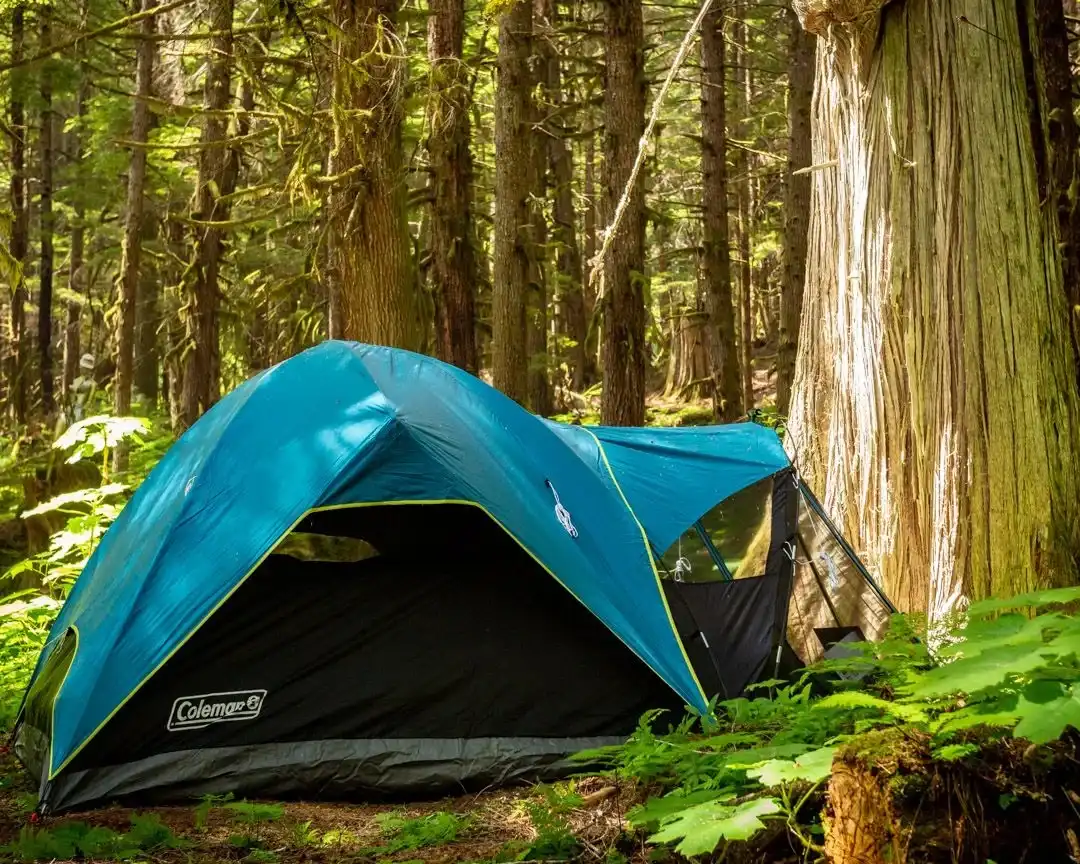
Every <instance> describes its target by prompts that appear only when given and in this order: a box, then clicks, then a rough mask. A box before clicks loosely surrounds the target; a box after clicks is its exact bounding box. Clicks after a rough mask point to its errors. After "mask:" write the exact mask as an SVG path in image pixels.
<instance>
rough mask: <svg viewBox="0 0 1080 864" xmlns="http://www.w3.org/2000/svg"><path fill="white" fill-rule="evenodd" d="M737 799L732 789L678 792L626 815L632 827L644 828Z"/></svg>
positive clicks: (657, 799) (649, 802)
mask: <svg viewBox="0 0 1080 864" xmlns="http://www.w3.org/2000/svg"><path fill="white" fill-rule="evenodd" d="M734 797H735V793H734V791H733V790H732V789H709V790H703V791H700V792H683V791H682V790H677V791H675V792H672V793H671V794H670V795H665V796H663V797H662V798H650V799H649V800H648V801H646V802H645V803H644V804H642V805H640V806H638V807H634V808H633V809H632V810H630V812H629V813H627V814H626V818H627V821H629V822H630V824H631V825H636V826H638V827H644V826H646V825H652V824H655V823H657V822H663V821H664V820H666V819H669V818H670V817H672V816H674V815H675V814H676V813H679V812H680V811H682V810H687V809H689V808H690V807H693V806H696V805H697V804H704V803H706V802H709V801H720V802H723V801H730V800H731V799H732V798H734Z"/></svg>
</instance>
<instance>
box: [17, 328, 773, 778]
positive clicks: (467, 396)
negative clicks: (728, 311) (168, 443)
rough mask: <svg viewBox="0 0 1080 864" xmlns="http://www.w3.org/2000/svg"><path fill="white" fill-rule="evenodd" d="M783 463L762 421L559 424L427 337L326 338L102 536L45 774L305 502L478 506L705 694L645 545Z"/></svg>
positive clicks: (190, 447) (162, 476) (197, 429)
mask: <svg viewBox="0 0 1080 864" xmlns="http://www.w3.org/2000/svg"><path fill="white" fill-rule="evenodd" d="M788 464H789V463H788V460H787V458H786V456H785V455H784V452H783V450H782V448H781V446H780V442H779V441H778V439H777V438H776V435H775V434H774V433H773V432H772V431H770V430H768V429H765V428H763V427H760V426H754V425H751V424H741V425H739V426H731V427H711V428H700V429H685V430H683V429H680V430H662V429H609V428H585V427H571V426H563V425H560V424H557V423H551V422H548V421H545V420H541V419H540V418H537V417H535V416H534V415H532V414H529V413H528V412H526V411H524V410H523V409H522V408H520V407H519V406H518V405H517V404H515V403H514V402H512V401H511V400H509V399H507V398H506V397H505V396H503V395H502V394H501V393H499V392H498V391H496V390H494V389H493V388H491V387H489V386H488V385H486V384H484V383H483V382H482V381H480V380H479V379H477V378H475V377H473V376H471V375H468V374H467V373H465V372H462V371H461V370H459V369H456V368H454V367H452V366H449V365H446V364H444V363H441V362H439V361H437V360H433V359H431V358H429V357H423V356H420V355H417V354H412V353H410V352H406V351H400V350H396V349H390V348H379V347H372V346H367V345H359V344H355V343H346V342H324V343H322V344H320V345H318V346H316V347H315V348H312V349H310V350H308V351H305V352H303V353H302V354H299V355H297V356H296V357H293V358H291V359H290V360H287V361H285V362H284V363H281V364H279V365H278V366H275V367H274V368H272V369H269V370H267V371H265V372H263V373H261V374H259V375H258V376H256V377H255V378H253V379H251V380H250V381H248V382H246V383H245V384H243V385H242V386H240V387H239V388H237V389H236V390H235V391H233V392H232V393H230V394H229V395H228V396H226V397H225V398H224V399H222V400H221V402H219V403H218V404H217V405H215V406H214V408H213V409H211V410H210V411H209V412H207V414H206V415H205V416H204V417H203V418H201V419H200V420H199V421H198V422H197V423H196V424H195V425H194V426H192V427H191V429H189V430H188V431H187V432H186V433H185V434H184V435H183V436H182V437H181V439H180V440H179V441H178V442H177V443H176V444H175V445H174V446H173V447H172V448H171V449H170V450H169V452H168V453H167V454H166V456H165V457H164V458H163V459H162V460H161V462H160V463H159V464H158V465H157V467H156V468H155V469H154V470H153V472H152V473H151V474H150V476H149V477H148V478H147V479H146V481H145V482H144V483H143V484H142V486H141V487H140V488H139V489H138V491H137V492H136V493H135V495H134V496H133V497H132V499H131V501H130V502H129V503H128V505H127V506H126V507H125V508H124V511H123V512H122V513H121V515H120V517H119V519H117V521H116V523H115V524H114V525H113V526H112V528H111V529H110V530H109V531H108V532H107V534H106V535H105V537H104V538H103V539H102V541H101V543H100V544H99V546H98V548H97V550H96V551H95V552H94V555H93V556H92V557H91V559H90V561H89V563H88V564H87V566H86V569H85V570H84V571H83V573H82V575H81V576H80V577H79V580H78V582H77V583H76V585H75V587H74V588H73V590H72V592H71V595H70V597H69V599H68V601H67V603H66V604H65V606H64V608H63V609H62V610H61V612H60V615H59V617H58V619H57V621H56V623H55V624H54V627H53V631H52V638H51V640H50V646H52V645H55V644H57V641H58V637H59V636H61V635H62V634H64V633H66V632H68V631H69V630H74V631H75V632H76V634H77V648H76V652H75V657H74V659H73V661H72V664H71V667H70V669H69V671H68V673H67V675H66V677H65V679H64V682H63V684H62V686H61V688H60V691H59V694H58V696H57V698H56V702H55V707H54V715H53V721H54V722H53V731H52V741H51V750H50V757H49V759H50V775H51V776H55V774H56V773H58V772H59V770H60V769H61V768H62V767H63V766H64V764H66V763H67V762H68V761H70V760H71V759H72V758H73V757H74V755H75V754H76V753H77V752H78V751H79V749H81V747H82V746H83V745H84V744H85V743H86V742H87V741H88V740H89V739H90V738H91V737H93V735H94V734H95V733H96V731H97V730H98V729H100V728H101V727H102V726H103V725H104V723H105V722H107V720H108V719H109V718H110V717H111V716H112V714H114V713H115V712H116V711H117V710H118V709H119V707H120V706H121V705H122V704H124V702H126V701H127V700H128V699H129V698H130V697H131V695H132V694H134V692H136V690H138V688H139V687H141V686H142V684H143V683H144V682H145V681H146V680H148V679H149V678H150V677H151V676H152V675H153V674H154V672H155V671H156V670H157V669H158V668H159V667H160V666H162V665H163V664H164V663H165V661H166V660H167V659H168V658H169V657H170V656H171V655H172V654H173V653H174V652H175V651H176V650H178V648H179V647H180V646H181V645H182V644H183V643H184V642H185V641H186V640H187V639H188V638H189V637H190V636H191V634H192V633H193V632H194V631H195V630H196V629H198V627H199V626H200V625H201V624H202V623H203V622H204V621H205V620H207V619H208V618H209V617H210V616H211V615H212V614H213V612H214V611H215V610H216V609H217V608H218V607H219V606H220V605H222V604H223V603H224V602H225V600H226V599H227V598H228V597H229V596H230V595H231V594H232V593H233V592H234V591H235V590H236V589H237V588H238V587H239V586H240V585H241V584H242V583H243V581H244V580H245V579H246V578H247V577H248V576H249V575H251V573H252V572H254V570H255V569H256V568H257V566H258V565H259V563H260V562H261V561H262V560H263V559H264V558H265V557H266V556H267V555H268V554H269V553H270V552H271V551H272V550H273V548H274V546H275V545H276V544H277V543H278V542H279V541H280V540H281V539H282V538H283V537H284V536H285V535H286V534H287V533H288V532H289V531H290V529H291V528H292V527H293V526H295V525H296V524H298V523H299V521H300V520H301V519H303V518H304V517H305V516H306V515H307V514H309V513H311V512H313V511H316V510H319V509H326V508H340V507H349V506H351V505H359V504H364V503H387V502H401V503H416V504H422V503H425V502H427V503H436V502H439V503H444V502H461V503H466V504H470V505H474V506H477V507H481V508H483V509H484V510H485V511H486V512H487V513H488V514H489V515H490V516H491V517H492V518H493V519H495V520H496V521H497V522H498V523H499V524H501V525H502V527H503V528H504V529H505V530H506V531H507V532H509V533H510V534H511V535H512V536H513V537H514V538H515V539H516V540H517V541H518V543H520V544H521V545H522V546H523V547H524V548H525V549H526V551H528V552H529V553H530V554H531V555H532V556H533V557H534V558H535V559H536V560H537V561H538V562H539V563H540V564H541V565H542V566H543V567H544V568H546V569H547V570H548V571H549V572H550V573H551V574H552V576H553V577H554V578H556V579H557V580H558V581H559V582H560V583H561V584H562V585H563V586H564V587H565V588H566V589H567V590H568V591H570V592H571V593H572V594H573V595H574V596H575V597H577V598H578V600H580V601H581V602H582V603H583V604H584V605H585V606H586V607H588V608H589V609H590V610H591V611H592V612H593V613H594V614H595V615H596V616H597V618H599V619H600V620H601V621H603V623H604V624H605V625H606V626H607V627H608V628H609V629H610V630H611V631H612V632H613V633H615V634H616V635H617V636H618V637H619V638H620V639H621V640H622V641H623V642H624V643H625V644H626V645H627V646H628V647H629V648H630V649H631V650H632V651H634V652H635V653H636V654H637V655H638V656H639V657H641V659H642V660H643V661H644V662H646V663H647V664H648V665H649V666H650V667H651V668H652V669H653V670H655V671H656V673H657V674H658V675H659V676H661V678H663V680H664V681H666V682H667V683H668V684H669V685H670V686H671V687H672V688H673V689H674V690H675V691H676V692H678V693H679V694H680V695H681V696H682V698H684V699H685V700H686V701H687V703H688V704H691V705H693V706H695V707H697V708H699V709H703V708H704V707H705V700H704V696H703V694H702V691H701V687H700V685H699V684H698V682H697V680H696V678H695V676H694V672H693V669H692V667H691V665H690V663H689V661H688V659H687V657H686V654H685V651H684V650H683V648H682V645H681V643H680V642H679V639H678V636H677V634H676V632H675V628H674V625H673V623H672V620H671V616H670V613H669V610H668V609H667V605H666V601H665V599H664V594H663V591H662V589H661V586H660V583H659V579H658V575H657V573H656V569H655V563H654V559H653V556H652V554H651V551H650V546H652V547H656V548H659V549H664V548H666V547H667V546H668V545H670V543H671V542H672V541H673V540H674V539H675V538H676V537H677V536H678V534H679V533H680V532H681V531H682V530H683V529H685V528H686V527H687V526H688V525H689V524H690V523H691V522H692V521H693V520H694V519H696V518H697V517H698V516H700V515H701V514H702V513H704V512H705V511H706V510H708V509H709V508H710V507H711V506H712V505H714V504H715V503H717V502H718V501H719V500H720V499H721V498H723V497H725V496H727V495H729V494H731V493H732V492H735V491H737V490H738V489H741V488H743V487H745V486H748V485H750V484H752V483H754V482H756V481H757V480H760V479H762V478H763V477H766V476H769V475H770V474H773V473H775V472H776V471H778V470H781V469H783V468H785V467H787V466H788ZM556 496H557V497H558V501H559V502H561V504H562V505H563V506H564V507H565V508H566V510H567V511H569V520H568V522H569V524H567V520H560V519H559V518H557V514H556V507H555V505H556ZM571 529H572V530H571ZM47 651H48V649H47V650H46V652H43V658H42V660H43V659H44V656H46V654H47ZM42 660H39V663H38V669H39V670H40V669H41V666H42Z"/></svg>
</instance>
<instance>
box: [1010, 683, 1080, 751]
mask: <svg viewBox="0 0 1080 864" xmlns="http://www.w3.org/2000/svg"><path fill="white" fill-rule="evenodd" d="M1045 683H1051V682H1045ZM1052 683H1057V682H1052ZM1057 688H1058V692H1059V693H1061V694H1063V695H1060V696H1059V697H1058V698H1056V699H1052V700H1050V701H1048V702H1043V701H1033V698H1030V697H1034V696H1035V694H1034V693H1033V692H1032V690H1031V689H1030V688H1025V691H1024V693H1022V694H1021V696H1020V701H1019V702H1018V703H1017V706H1016V713H1017V715H1019V717H1020V722H1019V723H1017V724H1016V728H1015V729H1013V735H1014V736H1016V737H1017V738H1026V739H1027V740H1028V741H1030V742H1031V743H1032V744H1046V743H1049V742H1050V741H1056V740H1057V739H1058V738H1060V737H1061V736H1062V733H1064V731H1065V729H1066V728H1067V727H1069V726H1072V727H1073V728H1075V729H1080V694H1077V692H1076V691H1075V690H1073V689H1071V688H1070V689H1069V690H1068V691H1066V690H1065V688H1064V687H1062V686H1061V685H1060V684H1057ZM1041 695H1042V694H1039V696H1041Z"/></svg>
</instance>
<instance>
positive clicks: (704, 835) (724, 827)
mask: <svg viewBox="0 0 1080 864" xmlns="http://www.w3.org/2000/svg"><path fill="white" fill-rule="evenodd" d="M779 812H780V802H779V801H777V800H776V799H775V798H754V799H752V800H750V801H744V802H743V803H742V804H739V805H737V806H735V807H730V806H728V805H726V804H724V803H722V802H720V801H710V802H706V803H704V804H698V805H696V806H694V807H690V808H688V809H686V810H683V811H681V812H680V813H678V814H677V815H675V816H674V817H672V818H671V819H670V820H669V821H668V822H667V823H666V824H665V825H664V826H663V827H662V828H661V829H660V830H659V831H657V832H656V833H655V834H653V835H652V836H651V837H650V838H649V841H650V842H652V843H674V842H676V841H678V845H676V847H675V848H676V850H677V851H678V852H679V853H680V854H682V855H687V856H690V855H706V854H708V853H710V852H712V851H713V850H714V849H716V847H717V846H719V845H720V841H721V840H749V839H750V838H751V837H753V836H754V835H755V834H756V833H757V832H758V831H760V830H761V829H762V828H764V827H765V823H764V822H762V821H761V819H762V817H763V816H771V815H773V814H774V813H779Z"/></svg>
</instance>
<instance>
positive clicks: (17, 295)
mask: <svg viewBox="0 0 1080 864" xmlns="http://www.w3.org/2000/svg"><path fill="white" fill-rule="evenodd" d="M25 27H26V25H25V8H24V6H23V4H21V3H20V4H18V5H16V6H15V8H14V9H12V11H11V62H12V65H17V64H19V63H21V62H22V59H23V42H24V40H25V37H26V29H25ZM20 71H21V70H19V69H16V70H15V71H14V72H13V73H11V74H10V75H9V81H10V86H11V97H10V98H11V101H10V104H9V112H10V117H11V133H12V134H11V210H12V221H11V257H12V259H13V260H14V262H15V264H16V266H17V267H18V268H19V269H18V271H17V272H16V273H13V274H12V280H11V281H12V285H11V289H12V290H11V317H10V318H9V330H8V352H9V353H8V356H7V357H6V358H5V359H6V367H7V368H6V369H5V372H6V377H7V397H8V410H9V412H10V414H11V415H12V416H13V417H14V418H15V421H16V422H17V423H25V422H26V372H27V368H26V367H27V361H28V360H29V358H30V350H29V344H28V339H27V336H28V334H27V332H26V300H27V296H26V272H25V268H26V255H27V251H28V246H29V235H30V211H29V206H28V202H27V200H26V135H27V127H26V112H25V109H24V107H23V102H22V98H21V92H22V86H21V85H22V81H21V75H20Z"/></svg>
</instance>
